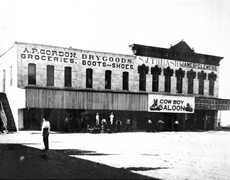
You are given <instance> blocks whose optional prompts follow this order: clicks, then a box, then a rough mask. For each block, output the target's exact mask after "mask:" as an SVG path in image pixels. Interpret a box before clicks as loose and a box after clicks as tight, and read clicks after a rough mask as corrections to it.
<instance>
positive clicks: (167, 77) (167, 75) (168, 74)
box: [164, 67, 173, 92]
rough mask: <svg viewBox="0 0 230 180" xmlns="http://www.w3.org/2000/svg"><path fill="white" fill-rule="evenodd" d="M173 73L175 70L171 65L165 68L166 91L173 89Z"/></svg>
mask: <svg viewBox="0 0 230 180" xmlns="http://www.w3.org/2000/svg"><path fill="white" fill-rule="evenodd" d="M172 75H173V70H172V69H170V67H167V68H166V69H164V76H165V92H170V91H171V76H172Z"/></svg>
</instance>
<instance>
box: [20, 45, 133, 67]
mask: <svg viewBox="0 0 230 180" xmlns="http://www.w3.org/2000/svg"><path fill="white" fill-rule="evenodd" d="M18 53H19V57H20V59H22V60H33V61H37V62H38V61H40V62H45V63H47V62H49V63H62V64H78V65H82V66H88V67H102V68H103V67H104V68H108V67H110V68H112V69H113V68H115V69H122V70H133V69H134V63H133V60H134V57H132V56H127V55H119V54H112V53H111V54H110V53H102V52H93V51H85V50H77V49H72V48H69V49H68V48H61V47H60V48H58V47H49V46H42V45H21V46H20V47H19V48H18Z"/></svg>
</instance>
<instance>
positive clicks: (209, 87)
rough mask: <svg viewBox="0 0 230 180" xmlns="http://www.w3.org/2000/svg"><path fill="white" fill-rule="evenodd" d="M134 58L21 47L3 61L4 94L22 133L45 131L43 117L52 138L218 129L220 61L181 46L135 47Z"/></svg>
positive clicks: (228, 105)
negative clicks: (61, 133)
mask: <svg viewBox="0 0 230 180" xmlns="http://www.w3.org/2000/svg"><path fill="white" fill-rule="evenodd" d="M130 47H131V49H132V51H133V53H134V55H123V54H114V53H106V52H96V51H88V50H81V49H74V48H63V47H56V46H48V45H39V44H31V43H19V42H16V43H15V44H14V46H13V47H12V48H11V49H9V50H8V51H7V52H6V53H5V54H4V55H2V56H1V58H0V83H1V84H0V88H1V92H5V93H6V95H7V98H8V100H9V104H10V106H11V110H12V113H13V116H14V120H15V124H16V127H17V129H40V125H41V120H42V117H45V118H47V119H48V120H50V121H51V126H52V127H51V128H52V130H57V131H58V130H64V129H65V126H66V125H65V124H66V121H65V119H68V123H69V124H68V128H70V129H71V130H72V131H80V130H82V128H85V127H86V126H93V125H94V124H95V116H96V113H97V112H98V113H99V115H100V120H101V119H103V118H105V119H106V120H109V115H110V114H111V112H113V114H114V121H116V120H121V122H123V123H122V124H125V122H126V121H127V119H130V120H131V122H130V126H131V129H132V130H144V129H146V123H147V121H148V120H149V119H151V120H152V122H153V127H156V128H157V122H158V121H159V120H161V121H163V123H162V126H163V127H161V130H169V131H170V130H174V122H175V121H177V122H178V123H179V130H196V129H203V130H209V129H215V128H216V127H217V125H218V111H221V110H229V109H230V100H227V99H219V98H218V90H219V86H218V83H219V62H220V60H221V59H222V57H219V56H212V55H206V54H199V53H196V52H194V50H193V49H191V48H190V47H189V46H188V45H187V44H186V43H185V42H184V41H181V42H179V43H178V44H176V45H174V46H171V47H170V48H168V49H167V48H159V47H151V46H143V45H139V44H133V45H131V46H130Z"/></svg>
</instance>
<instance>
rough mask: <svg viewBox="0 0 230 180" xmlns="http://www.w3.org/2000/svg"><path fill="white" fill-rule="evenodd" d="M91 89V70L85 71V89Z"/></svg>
mask: <svg viewBox="0 0 230 180" xmlns="http://www.w3.org/2000/svg"><path fill="white" fill-rule="evenodd" d="M92 87H93V70H92V69H90V68H89V69H86V88H92Z"/></svg>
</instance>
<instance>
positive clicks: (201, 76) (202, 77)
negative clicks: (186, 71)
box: [198, 71, 206, 95]
mask: <svg viewBox="0 0 230 180" xmlns="http://www.w3.org/2000/svg"><path fill="white" fill-rule="evenodd" d="M198 79H199V94H200V95H203V94H204V80H205V79H206V73H204V71H201V72H199V73H198Z"/></svg>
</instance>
